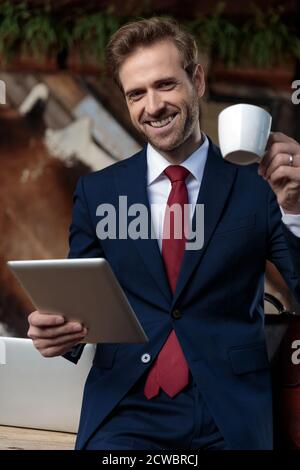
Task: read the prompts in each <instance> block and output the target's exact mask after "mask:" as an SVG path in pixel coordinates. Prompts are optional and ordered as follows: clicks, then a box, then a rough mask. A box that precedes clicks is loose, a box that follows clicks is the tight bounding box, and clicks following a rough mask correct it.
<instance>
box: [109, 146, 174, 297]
mask: <svg viewBox="0 0 300 470" xmlns="http://www.w3.org/2000/svg"><path fill="white" fill-rule="evenodd" d="M134 158H135V161H133V160H131V159H130V160H128V161H126V160H124V161H122V162H121V163H120V164H118V165H116V185H117V191H118V195H119V196H120V195H126V196H127V203H128V207H130V206H131V205H132V204H137V203H138V204H143V205H144V206H145V207H146V208H147V213H148V233H151V232H150V227H151V211H150V205H149V199H148V194H147V158H146V146H145V147H144V148H143V149H142V150H141V152H139V153H138V154H137V155H136V156H135V157H134ZM132 243H133V244H134V246H135V247H136V249H137V250H138V251H139V254H140V256H141V258H142V260H143V262H144V264H145V266H146V268H147V270H148V271H149V272H150V274H151V276H152V277H153V280H154V282H156V284H157V286H158V287H159V289H160V290H161V292H162V294H163V295H164V296H165V298H166V300H167V301H168V304H170V303H171V301H172V293H171V290H170V286H169V283H168V280H167V277H166V273H165V268H164V264H163V259H162V256H161V253H160V250H159V246H158V243H157V240H156V238H153V239H151V237H149V238H148V239H141V238H139V239H137V240H132Z"/></svg>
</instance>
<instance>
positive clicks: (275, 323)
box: [265, 294, 300, 449]
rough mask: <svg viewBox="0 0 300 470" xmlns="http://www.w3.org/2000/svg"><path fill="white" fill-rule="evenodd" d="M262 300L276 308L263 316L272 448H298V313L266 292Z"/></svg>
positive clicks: (299, 367)
mask: <svg viewBox="0 0 300 470" xmlns="http://www.w3.org/2000/svg"><path fill="white" fill-rule="evenodd" d="M265 300H266V301H267V302H270V303H272V304H273V305H276V308H277V310H278V313H277V314H266V315H265V333H266V341H267V348H268V354H269V360H270V363H271V371H272V381H273V415H274V447H275V448H276V449H300V315H296V314H294V313H291V312H288V311H286V310H285V309H284V307H283V306H282V305H281V304H280V302H279V301H278V300H277V299H276V298H275V297H273V296H270V295H269V294H265ZM298 362H299V364H298Z"/></svg>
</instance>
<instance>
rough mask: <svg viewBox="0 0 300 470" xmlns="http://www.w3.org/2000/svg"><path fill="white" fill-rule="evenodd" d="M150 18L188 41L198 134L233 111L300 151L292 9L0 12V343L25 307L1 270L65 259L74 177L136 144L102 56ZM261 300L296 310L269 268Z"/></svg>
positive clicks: (106, 5) (20, 330)
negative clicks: (22, 262)
mask: <svg viewBox="0 0 300 470" xmlns="http://www.w3.org/2000/svg"><path fill="white" fill-rule="evenodd" d="M152 15H166V16H172V17H175V18H176V19H178V20H179V21H180V22H181V23H183V24H184V25H185V27H186V28H187V29H188V30H189V31H191V32H192V33H193V34H194V35H195V37H196V39H197V42H198V45H199V49H200V62H201V63H202V64H203V65H204V68H205V73H206V79H207V91H206V95H205V98H204V100H203V101H202V104H201V125H202V129H203V130H204V132H206V133H207V134H208V135H209V136H210V137H211V138H212V139H213V140H214V141H215V142H216V143H218V136H217V117H218V114H219V112H220V111H221V110H222V109H223V108H225V107H226V106H228V105H230V104H234V103H239V102H246V103H252V104H257V105H260V106H263V107H265V108H266V109H268V110H269V111H270V112H271V114H272V116H273V126H272V130H279V131H282V132H284V133H286V134H288V135H289V136H291V137H294V138H296V139H297V140H300V105H296V104H293V103H292V100H291V96H292V93H293V92H294V91H295V90H293V89H292V82H293V81H294V80H296V79H299V80H300V66H299V64H300V39H299V24H300V2H299V1H297V0H286V1H285V2H278V1H272V0H260V1H259V0H256V1H248V0H244V1H243V2H240V1H239V0H232V1H227V2H220V1H216V0H210V1H200V0H198V1H192V0H185V2H182V1H181V0H152V1H151V0H147V1H141V0H129V1H127V2H124V1H121V0H114V1H109V2H108V1H101V0H97V1H96V0H95V1H92V0H85V1H80V0H60V1H46V0H45V1H44V0H31V1H27V2H23V1H22V2H20V1H0V80H2V81H3V83H2V84H1V87H0V91H1V90H2V91H3V93H2V96H0V164H1V170H0V201H1V210H0V231H1V234H2V236H1V238H0V335H1V334H2V335H4V334H5V335H13V336H25V335H26V331H27V320H26V316H27V314H28V313H29V312H30V311H31V310H32V308H33V307H32V305H31V303H30V301H29V300H28V299H27V298H26V297H24V295H23V294H22V292H21V290H20V288H19V287H18V285H17V283H16V281H15V280H14V279H13V277H12V275H11V274H10V272H9V271H8V269H7V267H6V261H7V260H10V259H41V258H63V257H65V256H66V255H67V252H68V227H69V224H70V218H71V208H72V193H73V191H74V188H75V184H76V181H77V179H78V177H79V176H80V175H83V174H85V173H87V172H90V171H94V170H98V169H101V168H104V167H105V166H107V165H110V164H112V163H114V162H116V161H117V160H120V159H122V158H126V157H128V156H130V155H132V154H133V153H135V152H136V151H138V150H139V149H140V147H141V146H142V145H143V142H142V141H141V138H140V136H139V135H138V134H137V133H136V131H135V129H134V128H133V127H132V126H131V123H130V120H129V117H128V114H127V110H126V105H125V102H124V100H123V97H122V95H121V93H120V92H119V90H118V89H117V88H116V86H115V85H114V84H113V82H112V80H111V78H110V76H109V74H107V73H106V72H107V71H106V69H105V65H104V49H105V45H106V43H107V41H108V39H109V37H110V35H111V34H112V33H113V32H114V31H115V30H116V29H117V28H118V27H119V26H120V25H122V24H123V23H125V22H127V21H129V20H132V19H136V18H140V17H149V16H152ZM297 28H298V29H297ZM4 92H5V93H4ZM4 95H5V99H4V98H3V97H4ZM241 269H247V266H241ZM266 291H267V292H269V293H271V294H272V295H274V296H275V297H276V298H277V299H278V300H279V301H280V302H281V303H282V305H283V307H284V308H286V309H288V310H291V311H299V307H298V306H297V305H296V303H295V301H294V299H293V297H292V295H291V293H290V292H289V289H288V288H287V286H286V284H285V282H284V280H283V279H282V278H281V276H280V275H279V273H278V272H277V270H276V268H275V267H274V266H273V265H271V264H268V265H267V266H266ZM266 311H267V313H271V312H276V311H278V308H274V306H273V305H272V304H271V303H268V304H266Z"/></svg>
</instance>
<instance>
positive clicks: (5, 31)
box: [0, 1, 28, 60]
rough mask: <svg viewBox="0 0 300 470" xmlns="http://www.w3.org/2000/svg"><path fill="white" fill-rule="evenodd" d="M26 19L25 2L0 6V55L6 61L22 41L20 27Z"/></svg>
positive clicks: (7, 3) (5, 3) (7, 2)
mask: <svg viewBox="0 0 300 470" xmlns="http://www.w3.org/2000/svg"><path fill="white" fill-rule="evenodd" d="M26 19H28V10H27V5H26V3H25V2H23V3H20V4H17V5H15V4H11V3H10V2H9V1H5V2H3V3H2V4H1V5H0V54H1V56H3V57H5V58H6V59H7V60H8V59H10V58H11V57H12V55H13V51H14V49H15V48H16V47H17V46H18V43H19V42H20V41H21V39H22V32H23V29H22V26H23V25H24V22H26Z"/></svg>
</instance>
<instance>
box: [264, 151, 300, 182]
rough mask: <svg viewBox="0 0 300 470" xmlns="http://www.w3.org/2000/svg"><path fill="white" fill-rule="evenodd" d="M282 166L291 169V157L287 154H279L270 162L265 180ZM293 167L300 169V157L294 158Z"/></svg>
mask: <svg viewBox="0 0 300 470" xmlns="http://www.w3.org/2000/svg"><path fill="white" fill-rule="evenodd" d="M280 166H288V167H290V166H291V165H290V155H289V154H287V153H278V154H277V155H276V156H275V157H274V158H273V159H272V160H271V162H270V164H269V166H268V168H267V169H266V172H265V174H264V178H266V179H268V178H269V177H270V175H271V173H273V172H274V171H275V170H277V168H279V167H280ZM293 166H294V167H298V166H300V155H295V156H294V157H293Z"/></svg>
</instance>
